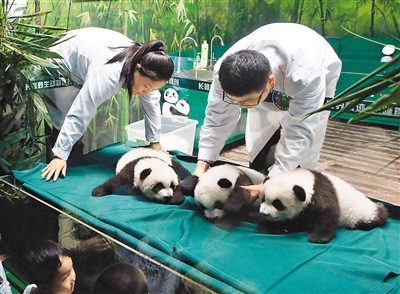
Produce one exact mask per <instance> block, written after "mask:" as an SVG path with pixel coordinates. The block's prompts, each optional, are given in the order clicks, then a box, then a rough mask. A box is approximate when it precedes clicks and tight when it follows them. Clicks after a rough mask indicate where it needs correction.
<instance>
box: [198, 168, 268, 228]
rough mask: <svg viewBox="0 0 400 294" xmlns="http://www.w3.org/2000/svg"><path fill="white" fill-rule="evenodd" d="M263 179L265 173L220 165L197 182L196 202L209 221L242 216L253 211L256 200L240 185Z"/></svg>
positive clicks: (256, 182) (260, 181)
mask: <svg viewBox="0 0 400 294" xmlns="http://www.w3.org/2000/svg"><path fill="white" fill-rule="evenodd" d="M264 178H265V175H264V174H262V173H259V172H257V171H255V170H252V169H249V168H245V167H241V166H235V165H231V164H222V165H217V166H214V167H211V168H210V169H209V170H208V171H207V172H205V173H204V174H203V175H202V176H201V177H200V178H199V179H198V183H197V184H196V186H195V188H194V200H195V202H196V203H197V204H198V205H200V206H201V207H202V208H204V215H205V217H206V218H207V219H208V220H210V221H216V220H218V219H221V218H222V217H224V216H228V217H229V216H238V215H243V214H245V213H247V212H248V210H251V207H252V206H253V204H254V200H255V199H253V198H252V197H251V196H250V193H249V191H248V190H246V189H243V188H242V187H241V186H249V185H253V184H260V183H262V182H263V180H264ZM255 205H257V204H255ZM257 210H258V206H257Z"/></svg>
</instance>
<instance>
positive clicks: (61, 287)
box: [24, 240, 76, 294]
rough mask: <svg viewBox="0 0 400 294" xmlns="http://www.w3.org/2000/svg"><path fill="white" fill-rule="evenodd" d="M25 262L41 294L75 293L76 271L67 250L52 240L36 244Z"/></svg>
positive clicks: (30, 249)
mask: <svg viewBox="0 0 400 294" xmlns="http://www.w3.org/2000/svg"><path fill="white" fill-rule="evenodd" d="M24 259H25V260H24V262H25V264H26V267H27V269H28V271H29V273H30V274H31V276H32V278H33V282H34V283H35V284H36V285H37V286H38V293H40V294H70V293H72V292H73V291H74V286H75V279H76V275H75V271H74V268H73V263H72V259H71V256H70V253H69V251H68V250H67V249H65V248H64V247H62V246H61V245H60V244H58V243H56V242H53V241H51V240H40V241H36V242H34V243H33V244H32V245H31V246H30V247H29V248H28V250H27V252H26V254H25V255H24Z"/></svg>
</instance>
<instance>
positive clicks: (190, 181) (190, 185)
mask: <svg viewBox="0 0 400 294" xmlns="http://www.w3.org/2000/svg"><path fill="white" fill-rule="evenodd" d="M198 182H199V177H198V176H194V175H191V176H188V177H186V178H185V179H184V180H183V181H182V183H181V184H180V185H179V187H180V190H181V192H182V193H183V195H187V196H192V197H194V189H195V188H196V185H197V183H198Z"/></svg>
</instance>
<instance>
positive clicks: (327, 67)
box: [184, 23, 342, 190]
mask: <svg viewBox="0 0 400 294" xmlns="http://www.w3.org/2000/svg"><path fill="white" fill-rule="evenodd" d="M341 64H342V63H341V61H340V59H339V58H338V56H337V55H336V53H335V51H334V50H333V48H332V47H331V46H330V45H329V43H328V42H327V41H326V40H325V39H324V38H323V37H322V36H320V35H319V34H318V33H317V32H315V31H313V30H312V29H310V28H308V27H306V26H303V25H300V24H294V23H275V24H268V25H265V26H263V27H261V28H259V29H257V30H255V31H254V32H252V33H250V34H249V35H247V36H246V37H244V38H242V39H241V40H239V41H238V42H237V43H235V44H234V45H233V46H232V47H231V48H229V50H228V51H227V52H226V53H225V54H224V55H223V56H222V57H221V58H220V60H219V61H218V62H217V64H216V65H215V68H214V79H213V83H212V85H211V89H210V92H209V96H208V105H207V108H206V117H205V120H204V124H203V127H202V129H201V133H200V142H199V152H198V161H197V165H196V169H195V172H194V174H193V175H194V176H197V177H200V176H201V175H202V174H203V173H204V172H205V171H206V170H207V169H208V168H209V166H210V165H211V164H212V163H213V162H214V161H216V160H217V159H218V156H219V153H220V152H221V150H222V148H223V147H224V144H225V141H226V139H227V138H228V136H229V135H230V134H231V132H232V130H233V129H234V127H235V125H236V123H237V121H238V119H239V117H240V114H241V108H248V117H247V124H246V135H245V140H246V148H247V151H248V156H249V161H250V167H253V168H255V169H258V170H262V171H264V172H267V173H268V175H269V177H273V176H275V175H277V174H279V173H282V172H285V171H291V170H293V169H295V168H296V167H298V166H300V167H303V168H310V169H314V168H315V167H316V164H317V161H318V158H319V154H320V150H321V147H322V144H323V140H324V137H325V130H326V126H327V121H328V118H329V112H323V113H318V114H314V115H312V116H310V117H309V118H307V119H305V120H303V117H302V116H303V115H304V114H306V113H308V112H310V111H312V110H315V109H318V108H319V107H320V106H322V105H323V103H324V101H325V98H326V97H333V96H334V93H335V88H336V83H337V81H338V79H339V75H340V71H341ZM289 102H290V103H289ZM281 133H282V136H281ZM276 143H277V145H276V149H275V148H271V147H275V146H274V145H275V144H276ZM271 150H272V151H273V150H275V151H274V160H273V161H272V163H268V160H267V155H268V153H269V151H271ZM271 164H272V165H271ZM186 184H188V182H184V185H186ZM259 189H261V186H259V187H258V190H259Z"/></svg>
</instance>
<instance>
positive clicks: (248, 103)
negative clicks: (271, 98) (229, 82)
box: [222, 89, 265, 107]
mask: <svg viewBox="0 0 400 294" xmlns="http://www.w3.org/2000/svg"><path fill="white" fill-rule="evenodd" d="M264 90H265V89H264ZM264 90H262V92H261V94H260V96H259V97H258V98H257V102H256V103H254V99H248V100H245V101H235V100H232V99H231V98H229V97H228V96H226V95H225V91H224V92H222V101H224V102H225V103H228V104H235V105H239V106H244V107H254V106H257V105H258V104H259V103H260V100H261V97H262V95H263V94H264Z"/></svg>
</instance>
